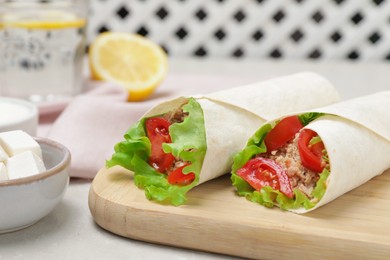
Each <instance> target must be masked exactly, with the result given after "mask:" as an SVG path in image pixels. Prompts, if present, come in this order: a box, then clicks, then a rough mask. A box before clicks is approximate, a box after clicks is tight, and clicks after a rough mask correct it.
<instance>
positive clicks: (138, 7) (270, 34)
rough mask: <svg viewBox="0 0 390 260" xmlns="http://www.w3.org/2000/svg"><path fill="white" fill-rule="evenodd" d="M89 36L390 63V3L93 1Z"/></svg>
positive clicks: (177, 51) (176, 53)
mask: <svg viewBox="0 0 390 260" xmlns="http://www.w3.org/2000/svg"><path fill="white" fill-rule="evenodd" d="M89 17H90V20H89V25H88V29H87V30H88V32H87V37H88V41H89V42H91V41H92V40H93V39H94V38H95V37H96V36H97V35H98V34H99V33H101V32H105V31H120V32H131V33H138V34H140V35H143V36H146V37H147V38H149V39H151V40H153V41H154V42H156V43H158V44H159V45H161V46H162V47H163V48H164V49H165V50H166V51H167V52H168V54H169V56H170V57H192V58H202V59H210V58H234V59H259V58H262V59H264V58H267V59H290V60H291V59H308V60H317V61H324V60H350V61H356V62H361V61H385V60H390V1H389V0H272V1H271V0H130V1H129V0H110V1H108V0H90V16H89Z"/></svg>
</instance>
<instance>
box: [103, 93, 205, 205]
mask: <svg viewBox="0 0 390 260" xmlns="http://www.w3.org/2000/svg"><path fill="white" fill-rule="evenodd" d="M182 109H183V111H184V112H188V116H186V117H185V118H184V121H183V122H181V123H174V124H172V125H171V126H170V127H169V133H170V135H171V139H172V143H169V144H168V143H166V144H163V150H164V152H166V153H172V154H173V155H174V156H175V157H177V158H180V159H181V160H183V161H187V162H190V163H191V164H190V165H188V166H187V167H185V168H184V169H183V173H189V172H193V173H194V174H195V180H194V181H193V182H192V183H191V184H189V185H186V186H178V185H171V184H169V183H168V180H167V178H166V175H165V174H161V173H159V172H157V171H156V170H155V169H154V168H153V167H151V166H150V165H149V164H148V160H149V155H150V149H151V144H150V141H149V139H148V138H147V136H146V131H145V128H144V125H145V119H146V118H143V119H141V120H140V121H138V122H137V123H135V124H134V125H133V126H132V127H131V128H130V129H129V130H128V131H127V132H126V134H125V135H124V138H125V140H124V141H122V142H120V143H118V144H116V145H115V152H114V154H113V155H112V158H111V159H110V160H107V161H106V165H107V167H112V166H114V165H120V166H122V167H124V168H126V169H129V170H131V171H133V172H134V184H135V185H136V186H137V187H139V188H141V189H144V191H145V195H146V197H147V198H148V199H150V200H154V201H157V202H160V203H170V204H172V205H175V206H178V205H182V204H184V203H185V202H186V200H187V199H186V193H187V192H188V191H189V190H190V189H192V188H193V187H194V186H196V184H197V183H198V182H199V174H200V170H201V168H202V164H203V159H204V157H205V155H206V149H207V145H206V131H205V128H204V117H203V111H202V108H201V107H200V105H199V103H198V102H197V101H196V100H195V99H194V98H190V99H189V100H188V103H187V104H185V105H184V106H183V108H182Z"/></svg>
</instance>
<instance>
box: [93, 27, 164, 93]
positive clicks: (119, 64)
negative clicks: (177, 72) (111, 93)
mask: <svg viewBox="0 0 390 260" xmlns="http://www.w3.org/2000/svg"><path fill="white" fill-rule="evenodd" d="M89 64H90V69H91V76H92V78H93V79H97V80H105V81H108V82H113V83H116V84H119V85H121V86H123V87H124V88H125V89H126V90H127V91H128V93H129V96H128V100H129V101H140V100H143V99H145V98H147V97H148V96H150V95H151V94H152V93H153V92H154V90H155V89H156V87H157V86H158V85H160V83H161V82H162V81H163V79H164V78H165V76H166V74H167V70H168V58H167V55H166V53H165V52H164V50H163V49H162V48H161V47H160V46H158V45H157V44H155V43H154V42H152V41H150V40H148V39H147V38H145V37H142V36H140V35H136V34H128V33H121V32H105V33H102V34H100V35H99V36H98V37H97V38H96V39H95V40H94V41H93V43H92V44H91V46H90V49H89Z"/></svg>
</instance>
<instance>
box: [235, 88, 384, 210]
mask: <svg viewBox="0 0 390 260" xmlns="http://www.w3.org/2000/svg"><path fill="white" fill-rule="evenodd" d="M389 111H390V91H387V92H379V93H376V94H372V95H369V96H365V97H360V98H356V99H352V100H348V101H344V102H340V103H336V104H333V105H329V106H326V107H322V108H317V109H313V110H310V111H306V112H302V113H299V114H297V113H295V115H302V114H305V113H313V112H314V113H324V115H322V116H320V117H318V118H317V119H315V120H314V121H311V122H310V123H309V124H307V125H306V126H305V127H304V128H308V129H311V130H313V131H315V132H316V133H317V134H318V135H319V137H320V138H321V140H322V141H323V143H324V146H325V149H326V151H327V156H328V159H329V164H330V169H329V172H330V173H329V176H328V177H327V179H326V180H325V186H324V187H325V190H324V193H323V195H322V197H321V198H319V201H318V202H317V203H316V204H315V205H314V206H313V207H311V208H305V207H303V206H302V205H301V207H296V206H293V208H288V207H287V208H286V205H278V204H279V203H278V202H276V203H275V205H276V206H280V207H282V208H285V209H287V210H289V211H292V212H295V213H306V212H309V211H312V210H314V209H316V208H318V207H321V206H323V205H325V204H327V203H329V202H330V201H332V200H334V199H336V198H337V197H339V196H341V195H342V194H344V193H346V192H348V191H350V190H352V189H354V188H356V187H358V186H360V185H362V184H363V183H365V182H367V181H368V180H370V179H371V178H373V177H375V176H377V175H380V174H382V173H383V172H384V171H385V170H386V169H388V168H390V113H389ZM289 115H293V114H289ZM284 117H286V116H283V117H279V118H277V119H273V120H270V121H268V122H267V123H266V124H271V125H272V124H274V123H275V122H276V121H279V120H281V119H282V118H284ZM235 163H236V162H235ZM321 174H322V173H321ZM317 184H318V183H317ZM279 201H280V200H279ZM294 207H295V208H294Z"/></svg>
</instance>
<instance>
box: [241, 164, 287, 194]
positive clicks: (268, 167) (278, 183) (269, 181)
mask: <svg viewBox="0 0 390 260" xmlns="http://www.w3.org/2000/svg"><path fill="white" fill-rule="evenodd" d="M237 175H238V176H240V177H241V178H243V179H244V180H245V181H246V182H248V183H249V184H250V185H251V186H252V187H253V188H254V189H255V190H257V191H260V190H261V188H263V187H264V186H270V187H271V188H272V189H274V190H279V191H280V192H282V193H283V194H284V195H286V196H287V197H289V198H293V197H294V192H293V190H292V187H291V184H290V180H289V177H288V175H287V173H286V171H285V170H284V169H283V168H282V167H281V166H280V165H279V164H278V163H276V162H275V161H274V160H272V159H268V158H262V157H255V158H253V159H250V160H249V161H248V162H247V163H246V164H245V165H244V166H243V167H242V168H241V169H239V170H238V171H237Z"/></svg>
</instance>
